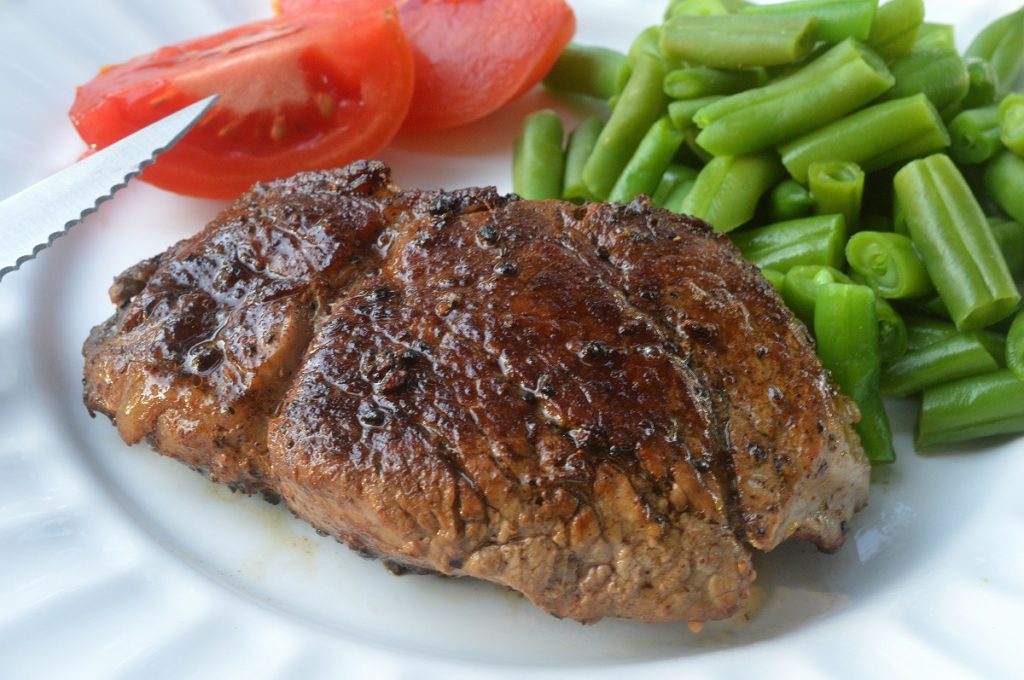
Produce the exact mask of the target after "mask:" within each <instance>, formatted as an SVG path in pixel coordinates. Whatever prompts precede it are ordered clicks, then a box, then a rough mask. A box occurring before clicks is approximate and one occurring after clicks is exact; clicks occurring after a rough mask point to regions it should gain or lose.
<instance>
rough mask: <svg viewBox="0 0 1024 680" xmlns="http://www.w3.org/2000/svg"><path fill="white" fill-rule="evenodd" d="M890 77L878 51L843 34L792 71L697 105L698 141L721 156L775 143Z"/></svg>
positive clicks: (876, 91) (882, 86)
mask: <svg viewBox="0 0 1024 680" xmlns="http://www.w3.org/2000/svg"><path fill="white" fill-rule="evenodd" d="M749 18H751V19H759V20H763V19H765V18H767V17H749ZM893 82H894V79H893V76H892V74H891V73H889V69H888V68H886V66H885V62H883V61H882V60H881V58H880V57H879V56H878V55H876V54H875V53H874V52H872V51H871V50H869V49H868V48H866V47H864V46H863V45H860V44H859V43H857V42H855V41H852V40H845V41H843V42H841V43H839V44H838V45H836V46H835V47H833V48H831V49H830V50H829V51H828V52H826V53H825V54H823V55H822V56H820V57H818V58H817V59H815V60H814V61H812V62H811V63H809V64H808V65H807V66H805V67H803V68H801V69H799V70H798V71H796V72H794V73H792V74H791V75H788V76H785V77H783V78H781V79H778V80H775V81H772V82H770V83H768V84H767V85H765V86H764V87H759V88H756V89H753V90H747V91H746V92H741V93H739V94H734V95H732V96H729V97H726V98H725V99H723V100H722V101H720V102H716V103H714V104H711V105H709V106H706V107H704V108H703V109H701V110H700V111H698V112H697V114H696V115H695V116H694V120H695V121H696V123H697V125H699V126H700V127H701V128H702V131H701V133H700V135H699V136H698V137H697V142H698V143H699V144H700V145H701V146H702V147H704V148H705V149H707V150H708V151H710V152H711V153H713V154H715V155H723V156H724V155H732V154H742V153H749V152H751V151H757V150H760V149H764V148H767V147H769V146H774V145H776V144H778V143H780V142H783V141H785V140H787V139H791V138H793V137H796V136H797V135H800V134H803V133H805V132H808V131H811V130H814V129H816V128H819V127H821V126H822V125H825V124H826V123H829V122H831V121H834V120H836V119H837V118H841V117H842V116H845V115H846V114H848V113H850V112H851V111H853V110H855V109H857V108H860V107H861V106H863V105H864V104H866V103H868V102H869V101H871V100H872V99H874V98H875V97H877V96H878V95H880V94H881V93H883V92H885V91H886V90H888V89H889V88H890V87H892V85H893ZM821 160H828V158H823V159H821ZM797 179H799V180H801V181H805V180H806V179H807V178H806V176H804V177H797Z"/></svg>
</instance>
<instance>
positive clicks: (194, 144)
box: [69, 0, 413, 198]
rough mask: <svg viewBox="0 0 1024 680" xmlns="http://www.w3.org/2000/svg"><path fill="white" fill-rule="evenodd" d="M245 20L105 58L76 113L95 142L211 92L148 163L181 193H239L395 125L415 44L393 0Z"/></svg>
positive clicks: (404, 105)
mask: <svg viewBox="0 0 1024 680" xmlns="http://www.w3.org/2000/svg"><path fill="white" fill-rule="evenodd" d="M349 6H350V8H352V7H353V6H354V7H357V8H358V11H348V12H345V13H344V14H342V13H338V12H310V13H304V14H302V15H296V16H288V17H281V18H277V19H272V20H269V21H261V22H256V23H252V24H247V25H245V26H241V27H238V28H235V29H232V30H229V31H225V32H223V33H219V34H217V35H213V36H209V37H205V38H200V39H197V40H191V41H187V42H183V43H180V44H177V45H172V46H170V47H164V48H162V49H160V50H157V51H156V52H154V53H152V54H150V55H147V56H144V57H139V58H137V59H133V60H131V61H128V62H126V63H124V64H120V65H117V66H113V67H111V68H107V69H105V70H103V71H101V72H100V73H99V75H97V76H96V77H95V78H94V79H93V80H92V81H90V82H89V83H87V84H85V85H84V86H82V87H81V88H79V90H78V93H77V96H76V98H75V102H74V104H73V105H72V107H71V111H70V113H69V115H70V118H71V120H72V122H73V123H74V125H75V127H76V129H77V130H78V132H79V134H80V135H81V137H82V138H83V139H84V140H85V141H86V143H88V144H89V146H90V148H91V149H100V148H103V147H105V146H107V145H109V144H112V143H113V142H115V141H117V140H118V139H121V138H122V137H124V136H125V135H127V134H130V133H131V132H133V131H135V130H137V129H139V128H141V127H144V126H145V125H148V124H149V123H152V122H153V121H155V120H158V119H159V118H161V117H163V116H165V115H167V114H169V113H171V112H173V111H176V110H178V109H180V108H182V107H183V106H185V105H187V104H189V103H191V102H194V101H197V100H199V99H202V98H203V97H206V96H208V95H210V94H213V93H218V94H220V99H219V100H218V102H217V104H216V105H215V106H214V107H213V108H212V109H211V111H210V113H208V114H207V116H206V117H205V118H203V120H201V121H200V122H199V123H198V124H197V125H196V127H195V128H193V129H192V130H191V131H190V132H189V133H188V134H187V135H186V136H185V137H184V138H183V139H182V140H181V141H180V142H179V143H178V144H177V145H176V146H175V147H174V148H173V149H171V150H170V151H168V152H167V153H165V154H163V155H162V156H161V157H160V159H159V161H158V162H157V163H155V164H154V165H152V166H150V167H149V168H147V169H146V171H145V172H144V173H143V175H142V178H143V179H144V180H146V181H148V182H150V183H152V184H155V185H157V186H160V187H163V188H165V189H169V190H171V191H177V192H180V193H186V194H191V195H195V196H205V197H210V198H232V197H234V196H236V195H237V194H238V193H240V192H241V191H244V190H245V189H247V188H248V187H249V186H251V185H252V184H253V183H254V182H257V181H263V180H269V179H273V178H275V177H281V176H286V175H290V174H293V173H295V172H299V171H301V170H309V169H314V168H322V167H330V166H336V165H343V164H345V163H348V162H351V161H353V160H356V159H358V158H364V157H369V156H372V155H374V154H375V153H377V152H378V151H379V150H380V149H381V148H383V147H384V145H385V144H387V142H388V141H390V139H391V138H392V137H393V136H394V134H395V132H397V130H398V128H399V127H400V126H401V123H402V121H403V119H404V117H405V114H406V112H407V110H408V107H409V103H410V100H411V96H412V88H413V65H412V55H411V52H410V50H409V47H408V44H407V42H406V41H405V38H404V34H403V32H402V30H401V27H400V26H399V24H398V21H397V14H396V12H395V10H394V7H393V5H391V4H390V3H389V2H382V1H381V0H360V1H359V2H356V3H350V5H349Z"/></svg>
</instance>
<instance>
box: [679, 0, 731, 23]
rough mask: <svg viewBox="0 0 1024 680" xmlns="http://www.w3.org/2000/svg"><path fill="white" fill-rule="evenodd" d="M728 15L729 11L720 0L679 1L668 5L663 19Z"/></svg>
mask: <svg viewBox="0 0 1024 680" xmlns="http://www.w3.org/2000/svg"><path fill="white" fill-rule="evenodd" d="M718 14H729V9H728V8H727V7H726V6H725V5H724V4H722V3H721V2H720V0H681V2H673V3H671V4H670V5H669V7H668V10H666V12H665V19H666V20H667V19H671V18H672V17H686V16H689V17H702V16H704V17H706V16H714V15H718Z"/></svg>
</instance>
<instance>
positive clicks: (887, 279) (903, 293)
mask: <svg viewBox="0 0 1024 680" xmlns="http://www.w3.org/2000/svg"><path fill="white" fill-rule="evenodd" d="M846 260H847V262H849V263H850V268H851V269H852V270H853V271H855V272H856V273H857V274H859V275H860V276H862V277H863V278H864V280H865V282H866V283H867V284H868V285H869V286H871V287H872V288H873V289H874V290H875V291H876V292H877V293H878V294H879V295H881V296H882V297H883V298H887V299H890V300H906V299H914V298H920V297H924V296H925V295H927V294H928V293H931V292H932V291H933V290H935V288H934V286H932V282H931V279H929V278H928V272H927V271H926V270H925V267H924V262H922V261H921V257H920V256H919V255H918V254H917V251H916V250H914V244H913V242H911V240H910V239H909V238H907V237H906V236H902V235H900V234H893V233H889V232H880V231H862V232H860V233H857V234H854V235H853V236H852V237H851V238H850V240H849V241H848V242H847V244H846Z"/></svg>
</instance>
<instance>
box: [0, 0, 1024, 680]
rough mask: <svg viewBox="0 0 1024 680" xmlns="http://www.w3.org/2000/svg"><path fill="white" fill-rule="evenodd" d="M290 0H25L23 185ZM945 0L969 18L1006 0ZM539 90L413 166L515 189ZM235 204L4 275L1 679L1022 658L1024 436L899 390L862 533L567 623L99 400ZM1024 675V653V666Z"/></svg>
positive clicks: (98, 238) (925, 671)
mask: <svg viewBox="0 0 1024 680" xmlns="http://www.w3.org/2000/svg"><path fill="white" fill-rule="evenodd" d="M268 4H269V0H266V1H264V0H220V1H210V2H203V1H202V0H178V1H177V2H174V3H169V2H161V1H159V0H133V1H131V2H128V1H125V2H114V1H104V2H99V1H93V2H88V3H86V2H75V1H73V0H21V1H20V2H15V1H13V0H11V1H9V2H7V3H6V4H3V5H0V92H2V93H3V99H2V101H3V105H2V106H0V195H7V194H9V193H11V192H13V191H15V190H16V189H18V188H20V187H22V186H25V185H27V184H28V183H30V182H31V181H32V180H34V179H37V178H39V177H42V176H45V175H46V174H48V173H50V172H52V171H53V170H55V169H56V168H58V167H60V166H61V165H63V164H66V163H68V162H70V161H71V160H72V159H74V158H75V156H76V155H77V153H78V152H79V151H80V150H81V148H82V147H81V145H80V142H78V141H77V139H76V137H75V135H74V133H73V132H72V130H71V128H70V125H69V124H68V123H67V121H66V118H65V116H64V112H65V111H66V110H67V108H68V105H69V103H70V101H71V99H72V96H73V92H74V85H76V84H78V83H81V82H83V81H85V80H86V79H88V78H89V77H90V76H91V75H92V74H93V73H94V72H95V71H96V70H97V68H98V67H100V66H101V65H103V64H107V63H112V62H116V61H118V60H122V59H124V58H127V57H129V56H132V55H134V54H137V53H141V52H146V51H149V50H151V49H153V48H155V47H156V46H158V45H161V44H165V43H167V42H171V41H175V40H179V39H183V38H186V37H189V36H193V35H198V34H202V33H207V32H210V31H213V30H217V29H221V28H225V27H227V26H230V25H233V24H236V23H238V22H240V21H242V20H246V19H250V18H253V17H256V16H260V15H265V14H267V9H266V5H268ZM970 4H971V7H970V9H968V8H967V7H966V5H967V3H956V2H953V1H949V2H938V1H934V2H928V11H929V18H930V19H932V20H935V21H949V22H955V23H956V24H957V25H958V30H959V33H960V35H959V38H960V40H961V42H964V39H965V38H969V37H970V36H971V35H973V34H974V32H975V31H976V30H977V29H978V28H979V27H980V26H981V25H982V24H984V23H985V22H986V21H987V20H988V19H989V18H991V17H994V16H996V15H997V14H998V13H1001V12H1005V11H1008V10H1009V9H1011V8H1012V5H1013V3H1011V2H1009V0H1006V1H999V2H996V1H993V2H972V3H970ZM574 5H575V6H576V9H577V11H578V17H579V35H578V39H579V40H580V41H582V42H592V43H600V44H606V45H611V46H618V47H625V46H626V44H627V43H628V41H629V39H630V37H631V36H632V35H633V34H635V33H636V32H637V31H638V30H639V29H640V28H642V27H644V26H645V25H647V24H649V23H653V22H654V21H656V19H657V17H658V14H659V13H660V11H661V9H662V7H663V2H662V0H656V1H650V2H628V1H627V0H603V1H598V0H593V1H591V2H584V1H583V0H577V1H576V2H575V3H574ZM551 103H552V100H550V99H549V98H547V97H546V96H545V95H544V94H542V93H541V92H539V91H537V92H534V93H533V94H531V95H529V96H528V97H527V98H526V99H524V100H522V101H520V102H518V103H517V104H515V105H513V106H511V107H509V108H508V109H506V110H505V111H503V112H501V113H499V114H497V115H496V116H494V117H492V118H490V119H488V120H487V121H484V122H481V123H479V124H477V125H473V126H471V127H470V128H468V129H466V130H460V131H456V132H449V133H445V134H441V135H436V136H433V137H425V138H419V139H411V138H405V139H400V140H398V141H397V142H396V143H394V144H393V145H392V147H391V148H389V149H388V150H387V151H386V152H385V153H384V154H383V157H384V158H385V159H386V160H388V161H389V162H391V163H392V164H393V165H394V167H395V173H396V176H397V180H398V181H399V182H400V183H401V184H404V185H407V186H417V185H419V186H437V185H445V186H448V187H455V186H460V185H464V184H486V183H494V184H496V185H497V186H498V187H499V189H502V190H508V189H509V154H510V149H511V140H512V138H513V137H514V135H515V133H516V127H517V125H518V122H519V120H520V118H521V117H522V115H523V114H524V112H526V111H528V110H530V109H532V108H535V107H538V106H541V105H548V104H551ZM220 207H221V204H220V203H217V202H212V201H200V200H191V199H186V198H182V197H179V196H174V195H170V194H167V193H164V192H161V191H158V190H156V189H153V188H151V187H149V186H146V185H142V184H138V183H135V184H133V185H132V186H131V187H130V188H128V189H127V190H125V191H124V192H123V193H121V194H119V195H118V198H117V200H116V201H114V202H113V203H109V204H106V205H105V206H104V208H103V209H102V210H100V211H99V213H98V214H97V215H95V216H93V217H92V218H90V219H89V220H88V223H87V224H85V225H84V226H82V227H79V228H78V229H77V230H76V231H75V232H74V233H73V234H72V235H71V236H69V237H66V238H64V239H61V240H60V241H58V243H57V245H56V246H55V247H54V248H53V249H51V250H50V251H47V252H46V253H44V254H43V255H42V257H40V258H39V260H38V261H36V262H33V263H31V264H30V265H28V266H27V268H26V269H24V270H22V271H21V272H18V273H16V274H14V275H12V276H10V277H9V278H8V279H7V280H5V281H4V282H3V285H0V677H2V678H26V677H74V678H89V677H146V678H148V677H154V676H166V677H175V678H178V677H211V678H224V677H247V678H253V679H260V678H292V677H301V678H307V677H309V678H319V677H324V678H326V677H359V676H367V677H374V678H461V677H480V676H507V677H515V676H520V675H523V674H525V672H526V671H529V674H530V675H533V676H538V677H543V676H548V675H550V676H555V675H557V676H559V677H580V678H582V677H587V678H594V677H598V678H599V677H613V676H614V677H618V676H620V675H621V674H622V673H623V672H627V673H629V672H631V671H640V672H643V673H644V674H645V676H647V677H652V678H654V677H674V678H678V677H683V676H685V677H687V678H699V677H737V678H738V677H749V676H750V675H752V674H758V675H761V674H765V673H767V674H768V675H769V676H771V675H775V674H776V673H782V672H785V673H786V674H788V675H790V676H792V677H794V678H803V677H808V678H813V677H821V676H835V677H893V676H896V674H901V675H905V676H913V677H932V678H935V677H947V676H978V677H999V676H1007V677H1009V676H1013V675H1015V674H1019V673H1020V672H1021V671H1022V670H1024V664H1022V662H1021V661H1020V657H1019V652H1020V649H1019V647H1020V643H1019V640H1020V633H1019V632H1017V631H1019V630H1020V629H1021V618H1022V616H1024V576H1022V574H1024V571H1022V566H1024V496H1022V494H1021V493H1020V488H1021V483H1020V480H1021V479H1022V478H1024V442H1020V441H1016V442H1014V441H1008V440H1003V441H994V442H987V443H986V444H985V445H984V446H971V447H965V448H963V449H962V450H959V451H956V452H953V453H949V454H946V455H939V456H933V457H929V458H924V457H919V456H917V455H915V454H914V453H913V451H912V449H911V447H910V435H909V433H910V429H911V427H912V421H913V414H912V409H911V408H910V407H909V406H904V407H899V406H898V405H897V409H896V411H895V412H894V416H895V421H896V425H897V429H898V446H899V451H900V453H901V459H900V461H899V463H898V464H897V465H896V466H895V467H894V468H893V469H892V470H889V471H886V472H885V474H882V475H879V479H878V480H877V481H876V483H875V484H874V486H873V487H872V495H871V505H870V507H869V508H868V509H867V510H866V511H864V512H862V513H860V514H859V515H858V516H857V517H856V518H855V520H854V522H853V525H854V528H853V532H852V533H851V536H850V540H849V542H848V543H847V545H846V547H844V548H843V549H842V550H841V551H840V552H839V553H838V554H836V555H832V556H824V555H819V554H817V553H816V552H815V551H814V550H813V549H810V548H808V547H806V546H800V545H791V546H785V547H783V548H782V549H780V550H779V551H777V552H776V553H774V554H772V555H768V556H765V557H763V558H761V559H759V561H758V571H759V573H760V578H759V580H758V585H757V589H756V592H755V595H754V597H753V598H752V603H751V606H750V607H749V609H748V611H747V612H745V614H744V615H742V616H740V617H738V619H737V620H735V621H731V622H726V623H720V624H715V625H711V626H708V628H707V630H706V631H705V632H704V633H702V634H701V635H699V636H696V637H695V636H692V635H691V634H690V633H689V632H688V631H687V630H686V627H685V626H682V625H657V626H656V625H643V624H636V623H630V622H624V621H605V622H602V623H600V624H598V625H595V626H589V627H586V626H581V625H579V624H576V623H573V622H571V621H558V620H556V619H554V618H552V617H550V616H547V615H545V614H543V613H541V612H540V611H538V610H536V609H535V608H533V607H532V606H531V605H530V604H528V603H526V602H525V601H524V600H523V599H521V598H519V597H517V596H514V595H512V594H509V593H507V592H505V591H502V590H499V589H497V588H494V587H491V586H489V585H486V584H483V583H476V582H471V581H457V580H444V579H440V578H435V577H417V576H407V577H403V578H396V577H394V576H392V575H390V574H389V573H388V572H387V571H385V570H384V569H383V568H382V567H381V566H380V565H379V564H377V563H374V562H368V561H364V560H362V559H360V558H358V557H357V556H355V555H354V554H353V553H351V552H350V551H348V550H347V549H345V548H343V547H341V546H339V545H337V544H335V543H334V542H332V541H330V540H327V539H324V538H321V537H319V536H317V535H316V534H315V533H314V532H313V531H312V530H311V529H309V528H308V527H307V526H306V525H305V524H303V523H301V522H299V521H297V520H295V519H294V518H293V517H292V516H291V515H289V514H288V513H287V512H286V511H285V510H284V509H283V508H281V507H274V506H270V505H267V504H266V503H264V502H262V501H260V500H256V499H251V498H246V497H243V496H238V495H233V494H232V493H231V492H229V491H228V490H227V489H225V488H224V487H221V486H217V485H213V484H210V483H209V482H207V481H206V480H204V479H203V478H202V477H200V476H199V475H197V474H195V473H193V472H191V471H190V470H188V469H187V468H185V467H184V466H182V465H180V464H178V463H176V462H174V461H171V460H169V459H165V458H161V457H160V456H157V455H155V454H153V453H152V452H150V451H149V450H148V449H147V448H146V447H144V446H137V447H134V448H128V447H126V446H124V445H123V444H122V443H121V442H120V440H119V439H118V438H117V436H116V434H115V432H114V429H113V428H111V427H110V425H109V424H108V423H107V422H106V420H105V419H101V420H91V419H90V418H89V417H88V416H87V414H86V412H85V409H84V408H83V407H82V403H81V399H80V380H81V357H80V346H81V343H82V340H83V339H84V338H85V336H86V334H87V332H88V330H89V328H90V327H91V326H92V325H94V324H96V323H98V322H99V321H101V320H102V319H104V318H105V317H106V316H108V315H109V314H110V313H111V311H112V310H111V307H110V305H109V304H108V303H107V301H106V288H107V286H108V285H109V283H110V282H111V279H112V277H113V275H114V274H115V273H117V272H119V271H120V270H122V269H123V268H124V267H126V266H127V265H129V264H131V263H134V262H135V261H137V260H139V259H141V258H143V257H145V256H148V255H150V254H152V253H155V252H157V251H159V250H161V249H163V248H164V247H166V246H167V245H168V244H170V243H172V242H173V241H175V240H177V239H179V238H182V237H184V236H186V235H188V234H191V233H193V232H194V231H195V230H196V229H198V228H199V227H200V226H201V225H202V224H203V223H204V222H205V221H206V220H207V219H209V218H210V217H212V216H213V215H214V213H215V212H216V211H217V210H218V209H219V208H220ZM1018 677H1019V675H1018Z"/></svg>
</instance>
